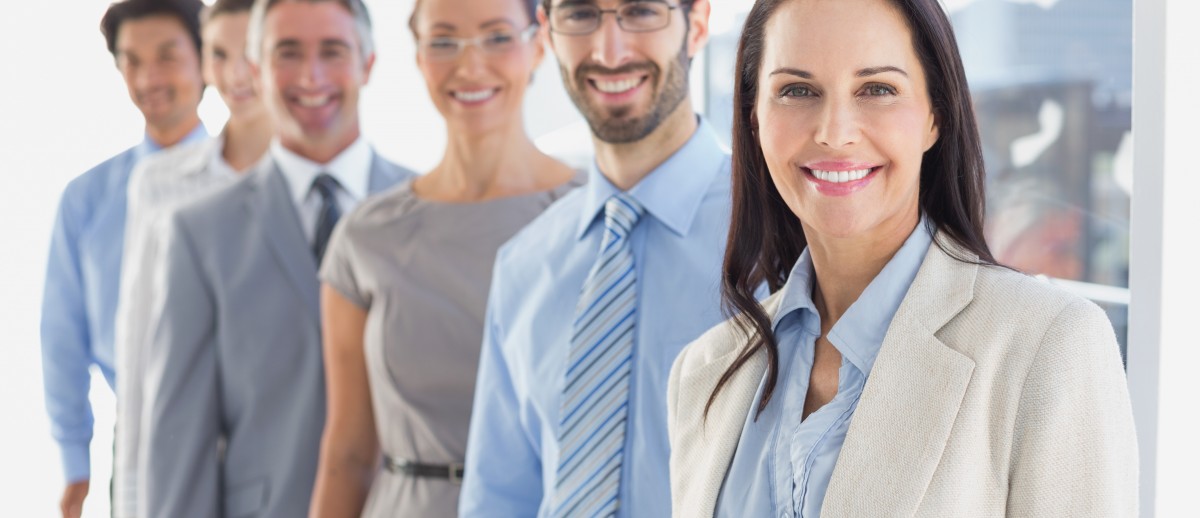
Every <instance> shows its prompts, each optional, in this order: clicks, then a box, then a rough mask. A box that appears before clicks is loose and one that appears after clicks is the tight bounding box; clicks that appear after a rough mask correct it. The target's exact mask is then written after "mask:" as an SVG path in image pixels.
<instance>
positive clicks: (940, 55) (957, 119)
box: [668, 0, 1138, 518]
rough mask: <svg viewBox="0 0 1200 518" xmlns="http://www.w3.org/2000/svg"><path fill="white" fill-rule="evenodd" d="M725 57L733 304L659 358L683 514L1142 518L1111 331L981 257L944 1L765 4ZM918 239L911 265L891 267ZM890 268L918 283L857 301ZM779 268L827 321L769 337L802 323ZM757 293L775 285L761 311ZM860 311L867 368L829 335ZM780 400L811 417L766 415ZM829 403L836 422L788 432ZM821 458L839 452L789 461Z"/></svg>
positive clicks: (958, 68) (773, 0) (1092, 315)
mask: <svg viewBox="0 0 1200 518" xmlns="http://www.w3.org/2000/svg"><path fill="white" fill-rule="evenodd" d="M864 65H866V68H864ZM736 70H738V71H739V75H738V77H737V84H736V89H735V114H734V130H733V133H734V135H733V137H734V145H733V154H734V165H733V174H734V180H733V181H734V214H733V220H732V223H731V229H730V238H729V245H728V250H729V251H728V252H727V256H726V261H725V264H724V272H723V273H724V275H723V283H724V284H723V294H724V298H725V301H726V304H727V307H729V308H730V310H731V313H732V314H735V315H737V316H736V317H735V318H734V319H732V320H730V321H728V322H726V323H724V324H721V325H719V326H717V327H716V328H714V329H712V330H710V331H709V332H708V333H706V334H705V335H703V336H701V337H700V338H699V339H698V340H696V341H695V342H694V343H692V344H691V345H689V346H688V348H687V349H685V350H684V352H683V353H682V354H681V355H680V356H679V358H678V359H677V360H676V362H675V365H674V368H673V369H672V372H671V378H670V382H669V389H668V390H669V394H668V407H669V408H668V410H669V420H668V425H669V435H670V440H671V446H672V453H671V488H672V504H673V514H674V515H675V516H678V517H688V518H693V517H702V516H703V517H707V516H758V515H760V514H763V511H762V510H764V509H766V510H769V512H770V514H769V516H780V515H782V516H806V517H813V516H817V515H820V516H825V517H890V516H937V517H993V516H996V517H998V516H1034V517H1042V516H1045V517H1073V516H1078V517H1103V516H1114V517H1115V516H1136V514H1137V494H1138V493H1137V480H1138V477H1137V469H1138V461H1137V447H1136V441H1135V436H1134V428H1133V418H1132V412H1131V410H1130V403H1129V395H1128V391H1127V388H1126V384H1125V376H1124V372H1123V370H1122V365H1121V360H1120V356H1119V351H1118V346H1117V343H1116V340H1115V337H1114V335H1113V331H1112V326H1111V324H1110V323H1109V322H1108V320H1107V318H1106V317H1105V315H1104V313H1103V312H1102V311H1101V310H1100V309H1099V308H1098V307H1096V306H1095V305H1094V304H1092V303H1090V302H1088V301H1086V300H1083V299H1081V298H1079V297H1077V296H1074V295H1071V294H1068V293H1066V292H1063V291H1061V290H1059V289H1056V288H1054V287H1052V286H1050V285H1048V284H1046V283H1043V282H1039V281H1037V280H1035V279H1033V278H1031V277H1028V276H1026V275H1024V274H1022V273H1019V272H1015V271H1012V270H1010V269H1006V268H1004V267H1002V266H1000V265H997V264H996V262H995V260H994V259H993V258H992V256H991V253H990V251H989V250H988V248H987V244H986V243H985V242H984V240H983V231H982V229H983V215H984V210H983V208H984V207H983V200H984V193H983V185H984V181H983V180H984V178H983V176H984V169H983V160H982V153H981V151H980V145H979V137H978V132H977V129H976V125H975V120H974V115H973V114H972V112H971V102H970V95H969V92H968V90H967V85H966V81H965V77H964V74H963V69H962V63H961V59H960V57H959V55H958V50H957V47H956V44H955V42H954V36H953V31H952V29H951V27H950V23H949V21H948V20H947V19H946V15H945V13H944V12H943V11H942V9H941V8H940V6H939V5H938V3H937V1H936V0H841V1H839V2H820V1H818V0H759V1H758V2H757V3H756V4H755V6H754V8H753V10H752V11H751V13H750V15H749V17H748V19H747V21H746V28H745V30H744V31H743V35H742V40H741V42H740V45H739V50H738V65H737V67H736ZM921 232H927V233H928V234H927V237H926V238H925V239H926V241H924V242H923V243H924V246H925V248H920V250H921V251H923V253H922V254H921V255H918V256H915V257H917V258H920V257H923V260H920V261H913V263H914V264H913V268H911V270H912V274H911V275H910V276H908V277H907V278H905V276H904V275H897V274H896V271H897V269H899V270H904V266H903V265H896V264H893V263H895V262H898V261H900V260H901V258H902V254H904V253H908V254H910V255H909V256H905V257H912V256H911V252H904V251H902V250H901V246H902V245H904V246H905V248H906V249H908V247H909V246H911V245H909V243H912V242H913V241H912V240H911V239H909V238H910V236H918V235H919V233H921ZM802 252H803V253H802ZM917 262H919V265H918V264H916V263H917ZM794 266H796V268H798V270H795V271H794V270H793V267H794ZM797 271H798V272H800V273H799V274H797V273H796V272H797ZM881 272H890V273H888V274H887V279H888V280H889V281H892V280H894V279H897V278H900V279H906V280H905V282H908V281H909V280H911V282H910V283H909V284H907V290H904V289H902V288H904V286H901V289H900V290H899V293H900V294H901V295H900V296H899V297H898V298H897V300H898V303H892V302H889V301H886V300H883V299H884V298H883V297H880V298H879V299H871V300H860V299H859V295H861V294H863V293H864V291H866V290H867V288H868V287H869V286H870V285H871V283H872V282H874V281H875V280H876V279H881V278H883V277H884V275H883V274H882V273H881ZM792 276H800V277H802V280H803V279H810V280H811V287H809V285H808V284H805V285H804V286H805V287H808V288H806V289H809V290H810V291H811V295H809V293H808V292H800V297H799V298H800V299H802V300H803V301H804V302H805V303H806V305H805V307H807V308H810V309H809V311H810V313H809V316H806V317H804V318H808V320H807V321H808V322H819V325H816V326H814V327H813V328H811V329H816V330H819V332H812V333H810V334H808V335H805V334H797V333H793V334H784V333H781V332H780V331H781V330H783V329H784V328H785V327H786V326H788V325H794V324H789V323H788V322H796V321H799V320H800V319H799V317H798V318H793V319H792V320H788V319H785V318H784V317H786V316H788V315H785V314H784V313H787V312H792V311H794V312H800V310H796V309H795V308H794V307H793V308H788V307H784V306H783V305H782V304H781V300H783V299H785V298H787V297H789V296H790V297H792V298H793V299H794V298H795V297H796V295H795V294H785V293H784V292H786V291H788V290H787V289H784V288H788V287H789V283H788V280H789V277H792ZM805 276H808V277H805ZM797 282H799V281H797ZM763 283H766V284H767V285H768V286H769V288H770V289H771V291H772V292H774V295H772V296H771V297H769V298H767V299H766V300H765V301H762V302H761V303H760V302H758V301H756V300H754V293H755V289H756V288H757V287H759V286H761V284H763ZM790 288H791V289H796V288H795V287H790ZM868 293H876V294H877V293H879V290H876V291H868ZM889 304H891V307H888V306H889ZM855 305H859V306H860V308H861V307H862V306H863V305H865V306H870V307H871V308H872V311H876V310H878V311H884V310H886V311H887V312H888V313H887V314H888V315H890V321H888V320H884V321H883V323H884V324H886V326H885V327H886V333H881V334H880V335H879V340H878V341H877V342H874V343H871V344H869V347H866V349H868V350H869V352H870V354H873V355H874V357H873V362H861V361H852V360H857V359H858V356H856V355H857V353H855V352H853V351H851V352H847V351H848V349H843V344H844V343H845V342H846V341H845V340H842V339H840V338H839V337H838V334H837V333H836V332H835V333H833V334H832V335H831V334H830V331H831V330H836V329H837V325H838V321H839V318H841V317H845V316H847V315H850V314H854V315H855V318H859V316H860V315H861V314H862V313H863V312H862V311H859V312H858V313H852V311H853V308H854V307H855ZM793 306H794V305H793ZM814 317H819V319H817V318H814ZM847 318H849V317H847ZM851 323H852V324H858V323H859V322H858V321H852V322H851ZM798 336H799V337H804V336H811V338H807V339H796V337H798ZM781 337H784V338H785V339H787V340H788V341H787V342H786V343H785V342H784V341H781V340H779V338H781ZM787 337H790V338H787ZM793 351H795V352H794V353H793ZM785 352H786V353H788V354H795V355H807V356H801V357H804V358H809V359H810V360H811V361H809V362H808V363H791V362H788V363H784V362H781V361H780V358H781V354H783V353H785ZM783 357H784V358H786V357H787V356H783ZM863 364H865V365H866V367H861V366H860V365H863ZM796 365H804V366H805V368H804V369H801V370H803V371H804V372H796V369H795V368H794V367H795V366H796ZM810 368H811V371H810V370H809V369H810ZM788 369H791V370H788ZM863 370H865V372H862V373H861V378H859V379H861V380H862V381H861V382H860V383H859V384H857V385H855V384H852V383H847V382H846V380H844V379H840V378H841V377H843V376H846V375H847V374H855V373H858V372H859V371H863ZM795 376H801V377H800V378H795ZM786 377H791V378H793V379H803V380H807V381H806V384H805V385H801V387H803V386H807V391H806V392H805V391H804V390H800V391H797V390H796V385H789V384H787V383H780V381H779V380H780V379H782V378H786ZM839 380H840V381H842V382H843V383H841V384H840V385H839ZM847 391H849V392H851V393H850V394H845V393H843V394H839V393H840V392H847ZM838 395H841V396H843V398H842V399H841V400H839V399H838ZM788 398H791V399H790V403H789V404H790V405H791V406H785V407H784V408H790V409H793V410H795V409H799V408H800V407H801V405H800V404H799V402H803V405H802V407H803V413H802V419H800V418H798V417H797V416H796V415H795V413H792V414H789V413H788V412H786V411H785V412H782V413H781V412H779V411H772V408H773V407H772V405H776V406H778V405H780V404H781V403H780V401H781V399H782V400H784V401H789V400H788ZM838 404H840V405H843V406H842V407H838V408H836V409H835V410H836V411H837V414H836V415H837V416H840V418H839V419H840V420H838V419H832V420H829V419H827V418H828V415H826V416H823V417H822V418H823V419H827V420H826V421H824V422H825V423H834V424H832V425H829V428H828V430H827V431H824V432H823V433H819V434H816V435H813V434H811V433H810V434H809V435H805V434H804V433H802V431H803V427H805V426H806V425H807V424H808V423H810V422H811V421H810V419H809V418H810V417H814V416H818V415H820V412H821V410H822V409H826V408H829V407H831V406H836V405H838ZM773 420H774V421H773ZM780 422H784V423H785V424H788V423H799V425H798V427H797V428H796V429H792V428H789V427H788V426H780ZM789 426H790V425H789ZM821 426H822V430H825V428H824V426H825V425H821ZM839 427H840V428H839ZM771 430H774V431H773V432H770V431H771ZM767 432H770V434H768V433H767ZM764 437H769V438H770V439H767V440H764V439H763V438H764ZM805 437H807V438H805ZM814 437H816V438H817V439H816V440H814V439H813V438H814ZM798 441H813V444H807V443H805V444H801V445H800V446H801V447H797V443H798ZM818 450H819V451H823V452H826V453H827V454H828V455H827V456H826V457H824V458H826V459H830V458H832V459H833V460H832V461H827V462H826V463H825V465H824V467H822V464H821V463H820V462H819V461H812V459H811V458H808V459H809V460H808V461H804V462H798V461H797V457H796V455H797V454H796V453H795V452H796V451H800V452H805V451H818ZM810 455H811V454H810ZM829 455H832V457H830V456H829ZM801 458H804V457H801ZM759 459H773V460H771V461H768V462H763V461H760V460H759ZM806 462H807V463H806ZM735 467H736V468H739V469H734V468H735ZM747 474H750V475H749V476H747ZM806 499H807V501H806ZM768 500H769V501H768Z"/></svg>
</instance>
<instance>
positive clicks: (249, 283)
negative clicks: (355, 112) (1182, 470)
mask: <svg viewBox="0 0 1200 518" xmlns="http://www.w3.org/2000/svg"><path fill="white" fill-rule="evenodd" d="M411 176H412V173H411V172H409V171H406V170H404V169H402V168H400V167H398V166H395V165H393V164H390V163H388V162H386V161H385V160H383V159H382V158H380V157H379V156H378V155H376V156H374V158H373V160H372V166H371V176H370V191H371V192H372V193H376V192H379V191H381V190H383V189H386V188H388V187H390V186H392V185H393V184H396V183H397V182H399V181H401V180H404V179H406V178H409V177H411ZM164 275H165V278H164V279H160V280H161V282H162V286H161V287H162V290H163V300H162V305H161V307H160V308H159V310H160V311H161V313H160V315H161V318H160V319H159V320H158V323H157V325H156V326H155V329H154V332H153V338H152V341H151V345H150V350H149V351H147V364H146V369H147V370H146V384H147V385H146V387H145V391H146V400H145V403H144V405H145V410H144V413H145V417H144V418H143V421H142V437H143V444H144V448H145V450H143V451H144V454H143V455H141V459H140V466H141V469H140V471H141V473H142V476H141V479H140V480H139V486H140V491H139V498H140V500H141V505H139V508H140V509H141V510H142V511H143V512H144V514H145V516H149V517H160V516H161V517H167V516H169V517H173V518H177V517H227V518H239V517H278V518H294V517H301V516H306V515H307V513H308V505H309V499H310V496H311V492H312V488H313V483H314V479H315V477H316V469H317V456H318V450H319V447H320V445H319V443H320V438H321V433H322V428H323V426H324V422H325V378H324V366H323V361H322V350H321V327H320V315H319V307H318V305H319V303H318V292H319V281H318V278H317V264H316V260H315V259H314V258H313V255H312V252H311V249H310V247H309V243H308V241H307V240H306V239H305V237H304V234H303V231H302V230H301V227H300V221H299V218H298V216H297V214H296V210H295V208H294V206H293V202H292V200H291V196H290V194H289V191H288V188H287V183H286V181H285V179H284V177H283V174H282V173H281V172H280V171H279V170H278V166H277V165H276V164H275V161H274V160H264V161H263V162H262V163H261V164H260V165H259V166H258V167H257V168H256V169H255V170H254V171H252V172H250V173H249V174H248V175H247V177H246V178H245V179H244V180H242V181H240V182H238V183H237V184H235V185H233V186H231V187H229V188H228V189H225V190H222V191H220V192H217V193H214V194H213V195H210V196H207V197H204V198H201V199H199V200H197V201H196V202H195V203H193V204H191V205H188V206H186V207H184V208H182V209H180V210H179V211H178V212H177V213H176V214H175V216H174V219H173V221H172V222H171V236H170V244H169V245H168V247H167V253H166V265H165V268H164Z"/></svg>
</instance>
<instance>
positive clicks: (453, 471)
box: [383, 455, 463, 484]
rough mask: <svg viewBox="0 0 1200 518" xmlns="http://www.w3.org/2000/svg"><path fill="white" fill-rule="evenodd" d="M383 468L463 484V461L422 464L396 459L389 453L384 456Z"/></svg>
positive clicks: (412, 475)
mask: <svg viewBox="0 0 1200 518" xmlns="http://www.w3.org/2000/svg"><path fill="white" fill-rule="evenodd" d="M383 469H385V470H388V471H390V472H392V473H395V474H398V475H408V476H410V477H424V478H444V479H449V480H450V483H451V484H462V478H463V465H462V463H461V462H455V463H452V464H422V463H420V462H411V461H407V460H403V461H402V460H396V459H393V458H391V457H389V456H387V455H384V456H383Z"/></svg>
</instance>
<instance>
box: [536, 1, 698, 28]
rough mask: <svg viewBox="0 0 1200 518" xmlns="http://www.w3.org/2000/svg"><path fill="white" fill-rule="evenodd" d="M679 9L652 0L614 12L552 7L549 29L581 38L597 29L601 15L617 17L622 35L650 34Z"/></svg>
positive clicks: (590, 7) (585, 7)
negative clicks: (634, 33) (624, 33)
mask: <svg viewBox="0 0 1200 518" xmlns="http://www.w3.org/2000/svg"><path fill="white" fill-rule="evenodd" d="M675 9H679V5H672V4H668V3H666V2H661V1H656V0H643V1H640V2H629V3H625V4H621V6H620V7H618V8H616V9H601V8H599V7H596V6H595V5H591V4H575V5H564V6H560V7H555V8H553V10H552V12H551V16H550V30H551V31H554V32H556V33H558V34H566V35H569V36H584V35H587V34H591V33H593V32H595V31H596V29H599V28H600V22H601V21H602V19H603V18H604V15H605V14H609V13H612V15H613V16H615V17H616V18H617V26H619V27H621V30H623V31H625V32H651V31H657V30H660V29H665V28H666V27H667V26H668V25H670V24H671V11H674V10H675Z"/></svg>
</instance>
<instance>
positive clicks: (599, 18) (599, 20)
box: [546, 0, 690, 36]
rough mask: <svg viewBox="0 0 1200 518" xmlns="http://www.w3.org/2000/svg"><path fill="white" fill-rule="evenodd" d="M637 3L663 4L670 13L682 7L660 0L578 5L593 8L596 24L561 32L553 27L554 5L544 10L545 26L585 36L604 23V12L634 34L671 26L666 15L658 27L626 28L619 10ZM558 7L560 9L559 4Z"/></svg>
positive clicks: (620, 26) (552, 30) (553, 30)
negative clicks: (609, 5)
mask: <svg viewBox="0 0 1200 518" xmlns="http://www.w3.org/2000/svg"><path fill="white" fill-rule="evenodd" d="M638 3H642V4H659V5H664V6H666V7H667V12H668V13H670V12H671V11H674V10H676V9H682V8H684V5H683V4H669V3H667V2H664V1H662V0H638V1H636V2H629V3H626V4H622V5H621V6H620V7H617V8H616V9H601V8H600V7H599V6H596V5H581V6H576V7H580V8H582V7H590V8H592V10H594V11H595V12H596V26H595V27H592V30H590V31H587V32H563V31H560V30H558V29H556V28H555V25H556V24H555V23H554V16H553V15H552V14H551V13H552V12H553V11H554V10H555V9H556V8H555V7H554V6H551V7H549V8H548V9H547V10H546V27H547V28H549V29H550V32H553V33H555V34H562V35H563V36H587V35H589V34H591V33H593V32H596V31H597V30H599V29H600V26H602V25H604V15H606V14H611V15H613V18H616V22H617V27H619V28H620V29H621V30H622V31H625V32H630V33H635V34H639V33H647V32H656V31H661V30H663V29H666V28H667V27H670V26H671V17H670V16H668V17H667V23H665V24H663V26H662V27H658V28H655V29H628V28H626V27H625V24H623V23H621V20H623V19H624V18H621V15H620V12H621V10H622V9H625V8H627V7H628V6H629V5H632V4H638ZM689 5H690V2H689ZM558 8H559V9H561V6H560V7H558Z"/></svg>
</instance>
